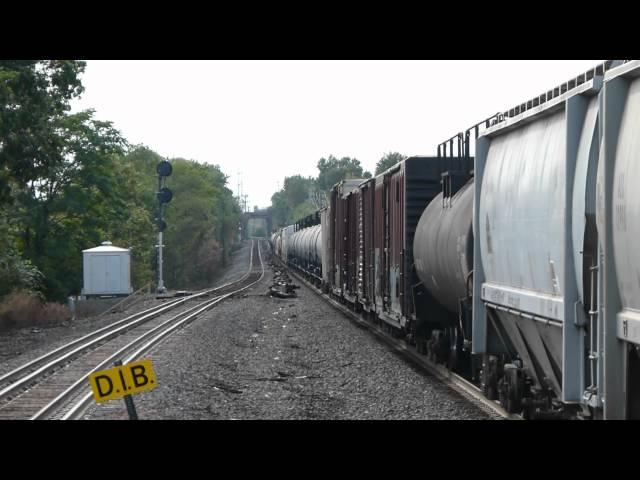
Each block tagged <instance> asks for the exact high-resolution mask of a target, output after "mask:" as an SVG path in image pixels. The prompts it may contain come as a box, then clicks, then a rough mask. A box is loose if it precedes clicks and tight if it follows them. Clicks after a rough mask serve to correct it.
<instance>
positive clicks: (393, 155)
mask: <svg viewBox="0 0 640 480" xmlns="http://www.w3.org/2000/svg"><path fill="white" fill-rule="evenodd" d="M405 158H407V157H405V156H404V155H402V154H400V153H398V152H389V153H386V154H384V156H383V157H382V158H381V159H380V160H378V163H376V173H375V174H376V175H379V174H381V173H382V172H384V171H385V170H387V169H389V168H391V167H393V166H394V165H395V164H396V163H398V162H401V161H402V160H404V159H405Z"/></svg>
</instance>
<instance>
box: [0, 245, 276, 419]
mask: <svg viewBox="0 0 640 480" xmlns="http://www.w3.org/2000/svg"><path fill="white" fill-rule="evenodd" d="M263 276H264V265H263V263H262V255H261V252H260V244H259V241H258V242H257V243H256V242H252V245H251V256H250V262H249V268H248V270H247V272H246V273H245V274H244V275H242V276H241V277H240V278H239V279H237V280H235V281H233V282H229V283H227V284H224V285H221V286H219V287H216V288H212V289H208V290H203V291H201V292H198V293H196V294H194V295H190V296H187V297H183V298H180V299H177V300H172V301H170V302H168V303H165V304H162V305H158V306H156V307H153V308H150V309H147V310H145V311H143V312H139V313H137V314H134V315H131V316H129V317H127V318H125V319H123V320H120V321H118V322H115V323H113V324H111V325H108V326H106V327H104V328H101V329H99V330H96V331H95V332H92V333H90V334H88V335H85V336H84V337H82V338H79V339H77V340H74V341H72V342H69V343H67V344H65V345H63V346H61V347H59V348H57V349H55V350H53V351H51V352H49V353H47V354H45V355H43V356H41V357H39V358H37V359H35V360H33V361H31V362H29V363H27V364H25V365H23V366H21V367H19V368H16V369H15V370H13V371H11V372H9V373H7V374H5V375H3V376H2V377H0V388H1V390H0V419H47V418H62V419H71V418H78V417H79V416H80V415H81V414H82V412H83V411H84V409H85V408H86V407H87V406H88V405H89V404H90V403H91V400H92V394H91V391H90V388H89V384H88V382H87V377H88V375H89V374H91V373H93V372H95V371H98V370H101V369H104V368H109V367H111V366H112V364H113V362H114V361H115V360H122V361H123V363H128V362H131V361H133V360H136V359H138V358H140V357H141V356H142V355H144V353H145V352H147V351H148V350H149V349H150V348H151V347H153V346H154V345H156V344H157V343H158V342H160V341H162V340H164V339H165V338H166V337H167V336H169V335H170V334H171V333H173V332H175V331H176V330H177V329H179V328H181V327H183V326H184V325H186V324H187V323H189V322H191V321H192V320H194V319H195V318H196V317H197V316H198V315H199V314H201V313H203V312H205V311H206V310H208V309H210V308H212V307H213V306H214V305H216V304H217V303H219V302H221V301H222V300H224V299H225V298H228V297H230V296H232V295H234V294H236V293H238V292H241V291H243V290H245V289H247V288H249V287H250V286H252V285H254V284H255V283H257V282H259V281H260V280H261V279H262V277H263ZM193 302H197V303H196V305H188V304H191V303H193ZM176 310H177V313H176Z"/></svg>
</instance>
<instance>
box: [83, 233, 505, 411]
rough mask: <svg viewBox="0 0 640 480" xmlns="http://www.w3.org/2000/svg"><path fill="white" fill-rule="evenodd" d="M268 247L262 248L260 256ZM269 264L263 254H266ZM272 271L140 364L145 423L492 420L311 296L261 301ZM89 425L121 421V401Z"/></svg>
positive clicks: (302, 292)
mask: <svg viewBox="0 0 640 480" xmlns="http://www.w3.org/2000/svg"><path fill="white" fill-rule="evenodd" d="M265 246H266V243H263V250H264V249H265V248H264V247H265ZM263 257H268V255H263ZM272 278H273V270H272V268H271V267H268V268H267V271H266V273H265V278H264V279H263V280H262V281H261V282H260V283H259V284H258V285H257V286H255V287H253V288H251V289H250V290H247V291H245V295H242V296H238V297H235V298H233V299H230V300H226V301H224V302H222V303H221V304H219V305H218V306H216V307H214V308H213V309H212V310H210V311H209V312H206V313H205V314H203V315H202V316H201V317H200V318H198V319H196V320H195V321H194V322H193V323H191V324H190V325H189V326H187V327H185V328H184V329H182V330H181V331H179V332H178V333H176V334H175V335H173V336H172V337H170V338H168V339H166V340H165V341H163V342H162V343H161V344H159V345H157V346H156V347H154V349H153V350H152V351H151V352H150V353H149V354H148V355H147V356H146V357H147V358H151V359H152V360H153V365H154V370H155V373H156V376H157V380H158V387H157V388H155V389H154V390H151V391H149V392H145V393H142V394H140V395H136V396H135V397H134V400H135V403H136V408H137V411H138V415H139V417H140V418H141V419H491V418H497V416H496V415H494V414H490V413H486V412H485V411H484V410H483V409H480V408H479V407H478V406H476V405H475V404H473V403H471V402H469V401H468V400H467V399H466V398H464V397H462V396H461V395H459V394H458V393H456V392H454V391H453V390H451V389H450V388H449V387H447V386H445V385H444V384H442V383H441V382H440V381H438V380H437V379H435V378H434V377H431V376H429V375H427V374H425V373H424V372H422V371H419V370H417V369H415V368H414V367H412V366H411V365H410V364H409V363H408V362H407V361H406V360H404V359H403V358H401V357H400V356H399V355H398V354H396V353H394V352H393V351H392V350H391V349H390V348H389V347H388V346H386V345H384V344H383V343H381V342H380V341H379V340H377V339H376V338H375V337H374V336H373V335H372V334H371V333H369V332H368V331H366V330H364V329H363V328H362V327H358V326H357V325H355V324H354V323H352V322H351V321H349V320H348V319H347V318H345V317H344V315H342V314H341V313H339V312H338V311H336V310H335V309H334V308H333V307H331V306H330V305H328V304H327V303H326V302H325V301H323V300H322V299H321V298H320V297H318V296H317V295H316V294H315V293H314V292H312V291H311V290H310V289H309V288H307V287H306V286H304V285H302V286H301V288H300V289H298V290H297V291H296V292H297V298H291V299H278V298H271V297H270V296H268V295H266V292H267V290H268V288H269V286H270V285H271V283H272ZM85 418H89V419H125V418H127V414H126V410H125V407H124V402H123V401H122V400H117V401H112V402H107V403H105V404H102V405H94V406H92V407H90V408H89V410H88V411H87V412H86V415H85Z"/></svg>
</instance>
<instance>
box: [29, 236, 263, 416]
mask: <svg viewBox="0 0 640 480" xmlns="http://www.w3.org/2000/svg"><path fill="white" fill-rule="evenodd" d="M257 247H258V248H257V251H258V258H259V259H260V266H261V273H260V277H259V278H258V279H257V280H255V281H253V282H251V283H249V284H248V285H246V286H244V287H241V288H238V289H236V290H234V291H232V292H229V293H225V294H223V295H220V296H219V297H216V298H214V299H211V300H207V301H205V302H204V303H203V304H200V305H195V306H194V307H192V308H190V309H189V310H188V311H187V312H181V313H180V314H179V315H176V316H175V317H173V318H171V319H169V320H167V321H165V322H163V323H162V324H160V325H158V326H157V327H155V328H153V329H152V330H149V331H148V332H146V333H144V334H143V335H141V336H140V337H138V338H136V339H134V340H133V341H131V342H130V343H128V344H127V345H125V346H124V347H122V348H121V349H119V350H118V351H117V352H115V353H113V354H112V355H110V356H109V357H108V358H107V359H105V360H103V361H102V362H101V363H100V364H99V365H97V366H96V367H94V368H93V369H91V370H90V371H88V372H87V373H85V374H84V375H82V376H81V377H80V378H79V379H78V380H77V381H76V382H75V383H74V384H73V385H71V386H70V387H68V388H67V389H66V390H65V391H64V392H62V393H61V394H60V395H58V396H57V397H56V398H55V399H53V400H52V401H51V402H50V403H49V404H47V405H46V406H45V407H43V408H42V409H41V410H40V411H38V412H37V413H36V414H35V415H34V416H33V417H31V420H39V419H44V418H45V417H46V416H48V415H51V414H52V413H54V412H56V411H58V410H60V409H61V408H62V407H63V406H64V404H65V403H66V402H68V401H69V400H70V398H71V397H73V396H76V397H77V396H78V395H81V392H82V391H84V390H86V389H87V384H86V381H87V377H88V376H89V375H90V374H91V373H93V372H96V371H98V370H100V369H102V368H105V367H107V366H109V365H110V364H111V363H113V361H115V360H117V359H119V358H121V356H122V355H124V354H126V352H129V351H131V350H132V349H134V348H136V347H138V346H140V344H143V343H144V342H145V341H146V340H147V339H149V338H150V337H153V338H151V339H150V340H149V341H147V342H146V343H144V344H143V345H142V346H140V347H139V348H137V350H136V351H135V352H133V353H131V354H130V355H128V356H127V357H126V358H125V359H124V360H123V363H124V364H126V363H129V362H132V361H133V360H135V359H137V358H139V357H140V356H141V355H142V354H144V353H145V352H147V351H148V350H149V349H150V348H151V347H153V346H155V345H156V344H158V343H159V342H161V341H162V340H164V339H166V338H167V337H168V336H169V335H171V334H172V333H173V332H175V331H176V330H177V329H179V328H181V327H183V326H185V325H186V324H188V323H190V322H191V321H193V320H194V319H195V318H196V317H197V316H198V315H200V314H201V313H203V312H205V311H207V310H209V309H210V308H212V307H213V306H215V305H216V304H218V303H219V302H221V301H222V300H224V299H226V298H228V297H230V296H233V295H235V294H237V293H239V292H241V291H243V290H246V289H247V288H250V287H251V286H253V285H255V284H256V283H258V282H260V281H261V280H262V278H263V277H264V263H263V261H262V254H261V252H260V243H259V242H258V245H257ZM251 268H252V269H253V248H252V255H251ZM252 274H253V272H249V276H250V275H252ZM247 278H248V276H247V277H245V278H243V280H242V281H244V280H246V279H247ZM194 310H195V311H194ZM191 312H193V313H191ZM185 313H188V315H187V316H186V317H184V318H182V319H180V320H177V319H178V318H180V317H183V316H184V314H185ZM154 335H155V336H154ZM92 398H93V393H92V392H90V391H89V392H88V393H86V394H85V395H84V396H82V397H81V398H80V400H78V401H76V402H75V403H74V404H72V406H71V408H69V409H68V410H67V411H66V413H64V414H63V416H62V417H61V419H62V420H71V419H76V418H79V417H80V415H82V413H83V412H84V410H85V409H86V407H88V406H89V404H90V403H91V400H92Z"/></svg>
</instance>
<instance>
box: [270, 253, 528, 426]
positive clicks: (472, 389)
mask: <svg viewBox="0 0 640 480" xmlns="http://www.w3.org/2000/svg"><path fill="white" fill-rule="evenodd" d="M275 258H277V257H275ZM277 261H278V262H279V263H280V264H281V265H282V266H283V267H284V268H286V269H287V270H289V272H291V274H292V275H293V276H295V277H296V278H297V279H298V280H300V281H301V282H302V283H303V284H305V285H306V286H307V287H309V289H310V290H311V291H313V293H315V294H316V295H318V296H319V297H321V298H322V299H323V300H325V301H326V302H327V303H329V304H330V305H331V306H332V307H334V308H335V309H336V310H338V311H339V312H340V313H342V314H343V315H345V316H346V317H347V318H349V319H350V320H351V321H353V322H354V323H356V324H357V325H358V326H360V327H363V328H365V329H366V330H368V331H370V332H371V333H373V334H374V335H375V336H376V337H377V338H378V339H380V340H382V341H383V342H384V343H386V344H387V345H388V346H390V347H391V348H393V349H394V350H395V351H396V352H398V353H399V354H401V355H402V356H403V357H405V358H407V359H408V360H410V361H411V362H412V363H413V364H414V365H416V366H418V367H420V368H421V369H423V370H425V371H426V372H428V373H429V374H431V375H433V376H434V377H436V378H437V379H438V380H439V381H441V382H442V383H443V384H444V385H446V386H448V387H449V388H451V389H453V390H455V391H456V392H458V393H459V394H461V395H463V396H464V397H466V398H470V399H471V400H472V401H473V402H474V403H476V404H480V405H481V406H482V407H485V408H484V409H489V410H491V411H492V412H494V413H496V414H497V415H499V416H501V417H503V418H505V419H508V420H522V417H521V416H520V415H515V414H512V413H509V412H507V411H506V410H505V409H504V408H503V407H502V405H500V404H499V403H498V402H496V401H493V400H489V399H488V398H486V397H485V396H484V395H483V394H482V390H481V389H480V388H478V387H477V386H476V385H474V384H473V383H471V382H469V381H468V380H467V379H465V378H464V377H462V376H460V375H458V374H457V373H454V372H452V371H450V370H448V369H446V368H444V367H442V366H441V365H437V364H435V363H434V362H432V361H431V360H429V359H428V358H427V357H425V356H423V355H420V354H419V353H418V352H417V351H416V350H415V348H413V347H411V346H409V345H407V343H406V342H404V341H402V340H400V339H396V338H392V337H391V336H389V335H388V334H387V333H386V332H384V331H383V330H382V329H381V328H380V327H378V326H377V325H374V324H372V323H371V322H369V321H367V320H365V319H364V318H362V317H361V316H360V315H358V314H357V313H356V312H354V311H352V310H349V309H348V308H347V307H346V306H344V305H342V304H341V303H339V302H337V301H336V300H335V299H333V298H331V297H330V296H329V295H327V294H324V293H322V292H321V291H319V290H318V289H317V288H316V287H315V286H314V285H313V284H312V283H310V282H309V281H307V280H306V279H305V278H304V277H302V276H301V275H300V273H299V272H298V271H296V270H294V269H291V268H290V267H289V266H288V265H285V264H284V262H283V261H282V260H281V259H279V258H278V259H277ZM480 405H479V406H480Z"/></svg>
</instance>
